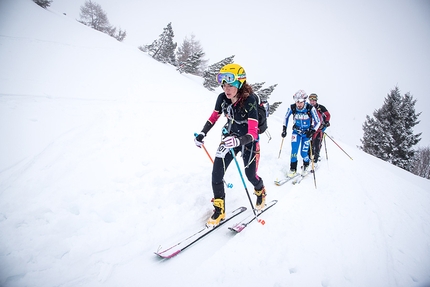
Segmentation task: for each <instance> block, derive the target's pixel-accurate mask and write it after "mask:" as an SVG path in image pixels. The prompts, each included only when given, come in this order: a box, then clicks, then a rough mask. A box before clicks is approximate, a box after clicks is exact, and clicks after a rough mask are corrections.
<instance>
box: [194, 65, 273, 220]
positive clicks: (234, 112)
mask: <svg viewBox="0 0 430 287" xmlns="http://www.w3.org/2000/svg"><path fill="white" fill-rule="evenodd" d="M217 81H218V83H220V84H221V87H222V89H223V90H224V92H223V93H221V94H219V96H218V98H217V100H216V103H215V109H214V111H213V112H212V115H211V116H210V117H209V120H208V121H207V122H206V124H205V125H204V127H203V129H202V131H201V132H200V134H199V135H198V136H197V137H196V138H195V140H194V141H195V144H196V145H197V146H198V147H201V145H202V144H203V139H204V137H205V136H206V135H207V133H208V132H209V130H210V129H211V128H212V127H213V125H214V124H215V122H216V121H217V120H218V119H219V118H220V116H221V114H224V115H225V116H226V117H227V123H226V124H225V126H224V127H223V140H222V142H221V144H220V146H219V148H218V150H217V153H216V156H215V160H214V164H213V169H212V190H213V194H214V200H213V206H214V208H215V210H214V213H213V215H212V216H211V217H210V218H209V220H208V221H207V223H206V225H207V226H208V227H211V226H216V225H218V224H219V223H220V221H221V220H224V218H225V191H224V185H223V179H224V174H225V172H226V170H227V168H228V166H229V165H230V163H231V161H232V160H233V154H232V153H231V151H230V149H233V151H234V153H235V154H237V153H238V152H241V153H242V158H243V163H244V166H245V174H246V177H247V178H248V180H249V181H250V182H251V183H252V185H253V186H254V189H255V190H254V194H255V195H256V196H257V202H256V208H257V209H261V208H263V207H264V206H265V198H266V189H265V187H264V183H263V179H262V178H261V177H259V176H258V175H257V169H258V163H259V160H260V144H259V142H258V112H257V98H256V96H255V95H254V94H253V91H252V87H251V86H250V85H249V84H247V83H246V74H245V70H244V69H243V67H241V66H240V65H238V64H228V65H225V66H224V67H223V68H221V70H220V72H219V73H218V75H217Z"/></svg>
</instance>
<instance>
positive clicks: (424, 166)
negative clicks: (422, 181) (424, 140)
mask: <svg viewBox="0 0 430 287" xmlns="http://www.w3.org/2000/svg"><path fill="white" fill-rule="evenodd" d="M411 172H412V173H413V174H416V175H418V176H421V177H424V178H427V179H430V147H421V148H418V150H417V151H416V153H415V160H414V163H413V167H412V170H411Z"/></svg>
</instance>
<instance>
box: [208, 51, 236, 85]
mask: <svg viewBox="0 0 430 287" xmlns="http://www.w3.org/2000/svg"><path fill="white" fill-rule="evenodd" d="M233 58H234V55H233V56H230V57H227V58H225V59H224V60H222V61H219V62H218V63H215V64H212V65H210V66H209V67H208V68H207V69H206V70H205V71H204V72H203V79H204V82H203V86H204V87H205V88H206V89H208V90H209V91H215V88H216V87H218V86H219V83H218V82H217V80H216V75H217V74H218V73H219V70H221V68H222V67H224V66H225V65H227V64H231V63H233Z"/></svg>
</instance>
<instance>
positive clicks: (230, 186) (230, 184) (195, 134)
mask: <svg viewBox="0 0 430 287" xmlns="http://www.w3.org/2000/svg"><path fill="white" fill-rule="evenodd" d="M194 136H195V137H197V136H198V134H197V133H194ZM202 147H203V149H204V150H205V152H206V154H207V155H208V157H209V159H210V160H211V162H212V164H214V160H213V159H212V157H211V155H210V154H209V152H208V150H207V149H206V147H205V145H204V144H202ZM222 181H223V182H224V184H225V186H227V188H232V187H233V184H232V183H227V182H226V181H225V180H224V179H223V180H222Z"/></svg>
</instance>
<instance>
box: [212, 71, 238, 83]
mask: <svg viewBox="0 0 430 287" xmlns="http://www.w3.org/2000/svg"><path fill="white" fill-rule="evenodd" d="M216 79H217V82H218V83H219V84H224V83H227V84H231V83H234V82H235V81H236V80H237V79H236V75H235V74H233V73H219V74H218V75H217V77H216Z"/></svg>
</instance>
